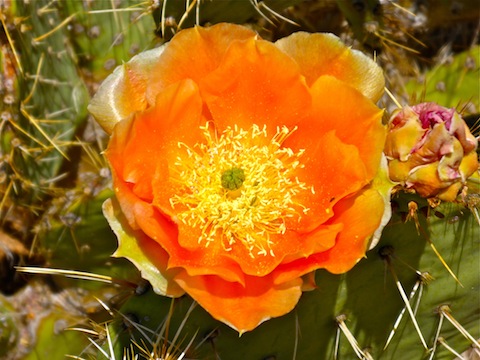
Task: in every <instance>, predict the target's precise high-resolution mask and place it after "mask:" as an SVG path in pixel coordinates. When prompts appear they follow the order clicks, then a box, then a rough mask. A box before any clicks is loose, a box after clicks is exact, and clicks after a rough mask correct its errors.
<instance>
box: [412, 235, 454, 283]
mask: <svg viewBox="0 0 480 360" xmlns="http://www.w3.org/2000/svg"><path fill="white" fill-rule="evenodd" d="M418 229H419V230H420V233H421V235H423V237H424V238H425V240H427V242H428V244H429V245H430V247H431V248H432V250H433V252H434V253H435V255H437V257H438V259H439V260H440V262H441V263H442V265H443V266H444V267H445V269H447V271H448V272H449V273H450V275H451V276H452V277H453V278H454V279H455V281H456V282H457V283H458V284H459V285H460V286H461V287H462V288H463V284H462V283H461V282H460V280H459V279H458V277H457V275H455V273H454V272H453V270H452V269H451V268H450V266H448V264H447V262H446V261H445V260H444V259H443V257H442V255H440V252H439V251H438V250H437V248H436V247H435V245H434V244H433V241H432V240H431V239H430V237H429V236H428V235H427V233H426V232H425V230H424V229H423V227H422V226H420V227H419V228H418Z"/></svg>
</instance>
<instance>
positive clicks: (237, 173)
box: [222, 167, 245, 190]
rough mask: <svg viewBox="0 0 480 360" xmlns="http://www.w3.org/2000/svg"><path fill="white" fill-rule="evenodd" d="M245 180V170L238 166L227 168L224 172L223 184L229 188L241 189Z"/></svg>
mask: <svg viewBox="0 0 480 360" xmlns="http://www.w3.org/2000/svg"><path fill="white" fill-rule="evenodd" d="M244 181H245V172H244V171H243V170H242V169H240V168H237V167H233V168H231V169H229V170H225V171H224V172H223V174H222V186H223V187H224V188H225V189H227V190H237V189H240V187H241V186H242V184H243V182H244Z"/></svg>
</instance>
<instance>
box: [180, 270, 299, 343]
mask: <svg viewBox="0 0 480 360" xmlns="http://www.w3.org/2000/svg"><path fill="white" fill-rule="evenodd" d="M175 280H176V281H177V283H178V284H179V285H180V286H181V287H182V288H183V289H184V290H185V292H187V293H188V294H189V295H190V296H191V297H192V298H193V299H195V300H196V301H197V302H198V303H199V304H200V305H201V306H202V307H203V308H204V309H205V310H207V311H208V312H209V313H210V315H212V316H213V317H214V318H216V319H217V320H220V321H222V322H224V323H225V324H227V325H229V326H230V327H232V328H233V329H235V330H237V331H238V332H239V333H240V335H241V334H243V333H244V332H246V331H251V330H253V329H254V328H256V327H257V326H258V325H260V324H261V323H262V322H264V321H266V320H268V319H270V318H273V317H278V316H282V315H285V314H286V313H288V312H290V311H291V310H292V309H293V308H294V307H295V305H296V304H297V302H298V300H299V298H300V295H301V294H302V290H301V287H302V280H301V279H300V278H297V279H294V280H292V281H289V282H285V283H282V284H278V285H275V284H273V281H272V278H271V277H269V276H266V277H252V276H248V277H247V278H246V282H245V287H243V286H241V285H240V284H238V283H232V282H228V281H225V280H222V279H221V278H219V277H217V276H195V277H190V276H188V275H187V274H186V273H185V272H182V273H180V274H178V275H177V276H176V277H175Z"/></svg>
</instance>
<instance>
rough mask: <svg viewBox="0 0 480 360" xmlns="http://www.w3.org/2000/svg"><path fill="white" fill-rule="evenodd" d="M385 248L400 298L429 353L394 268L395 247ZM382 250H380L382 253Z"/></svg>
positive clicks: (385, 256) (388, 264)
mask: <svg viewBox="0 0 480 360" xmlns="http://www.w3.org/2000/svg"><path fill="white" fill-rule="evenodd" d="M384 248H387V250H388V248H390V251H391V252H390V253H388V252H385V251H386V250H385V249H384V251H383V255H384V256H383V259H384V260H385V262H386V264H387V267H388V269H389V270H390V272H391V273H392V276H393V279H394V281H395V285H397V288H398V291H399V293H400V296H401V298H402V300H403V302H404V303H405V307H406V309H407V310H408V314H409V315H410V318H411V319H412V322H413V326H414V327H415V330H416V331H417V334H418V336H419V338H420V341H421V342H422V345H423V347H424V348H425V350H427V351H428V346H427V343H426V342H425V339H424V337H423V334H422V331H421V330H420V327H419V326H418V323H417V320H416V318H415V314H414V312H413V310H412V307H411V306H410V299H409V298H408V297H407V294H406V293H405V290H404V289H403V286H402V284H401V283H400V280H399V279H398V276H397V273H396V272H395V268H394V267H393V265H392V261H391V256H392V254H393V247H391V246H390V247H387V246H384ZM381 250H382V249H380V251H381Z"/></svg>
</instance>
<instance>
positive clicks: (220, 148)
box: [170, 125, 308, 257]
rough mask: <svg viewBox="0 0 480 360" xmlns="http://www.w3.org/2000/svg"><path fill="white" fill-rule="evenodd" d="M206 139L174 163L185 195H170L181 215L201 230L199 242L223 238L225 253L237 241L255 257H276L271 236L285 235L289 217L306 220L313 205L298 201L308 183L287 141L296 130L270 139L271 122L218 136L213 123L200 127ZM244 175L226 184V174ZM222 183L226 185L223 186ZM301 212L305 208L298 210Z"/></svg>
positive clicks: (280, 130)
mask: <svg viewBox="0 0 480 360" xmlns="http://www.w3.org/2000/svg"><path fill="white" fill-rule="evenodd" d="M201 130H202V131H203V134H204V136H205V139H206V141H205V142H204V143H199V144H196V145H195V146H194V147H193V148H192V147H189V146H187V145H185V144H183V143H179V144H178V145H179V147H180V148H181V149H184V150H185V154H184V155H183V156H179V157H178V158H177V161H176V163H175V167H176V169H175V170H176V171H177V174H176V175H175V178H176V179H177V180H178V181H179V182H180V183H181V184H182V187H183V189H182V191H181V193H179V194H177V195H175V196H173V197H172V198H171V199H170V204H171V206H172V208H176V213H177V217H178V219H179V220H180V221H182V222H184V223H185V224H187V225H188V226H191V227H196V228H200V229H201V230H202V235H201V237H200V238H199V239H198V242H199V244H200V243H202V242H204V243H205V246H207V247H208V245H209V244H210V243H211V242H212V241H215V240H218V239H221V240H220V241H222V244H223V247H224V249H225V250H226V251H230V250H231V249H232V246H233V245H234V244H236V243H238V242H240V243H241V244H243V245H244V246H245V247H246V248H247V249H248V251H249V254H250V256H252V257H254V256H256V255H267V254H270V255H271V256H274V253H273V251H272V248H271V245H272V240H271V234H284V233H285V231H286V219H289V218H291V219H296V220H297V221H298V220H300V218H301V213H306V212H307V211H308V208H306V207H304V206H303V205H301V204H298V203H297V202H296V201H295V198H296V195H297V194H298V193H299V192H300V191H305V190H307V186H306V185H305V184H304V183H302V182H300V181H299V180H298V178H297V177H296V176H295V173H296V169H298V168H300V167H303V165H302V163H301V162H300V161H299V158H300V157H301V155H302V154H303V152H304V151H303V150H300V151H298V152H296V153H295V152H294V151H293V150H292V149H290V148H285V147H282V143H283V142H284V141H285V139H286V138H287V137H288V136H290V134H291V133H292V132H294V131H295V130H296V128H294V129H292V130H289V129H288V128H287V127H285V126H284V127H282V128H277V133H276V134H275V135H274V136H273V138H271V139H269V138H268V135H267V130H266V126H264V127H263V128H260V127H259V126H257V125H253V126H252V127H251V128H250V129H249V130H243V129H238V128H237V127H236V126H235V127H234V128H230V127H229V128H227V129H226V130H225V131H224V132H223V133H221V134H216V133H214V131H213V130H212V129H211V126H210V127H209V126H208V125H207V126H205V127H201ZM231 176H234V177H235V176H237V177H238V176H240V177H241V181H237V185H235V186H231V187H229V186H225V185H226V184H225V178H226V177H227V178H228V177H231ZM222 181H223V186H222ZM299 210H300V211H299Z"/></svg>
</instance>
